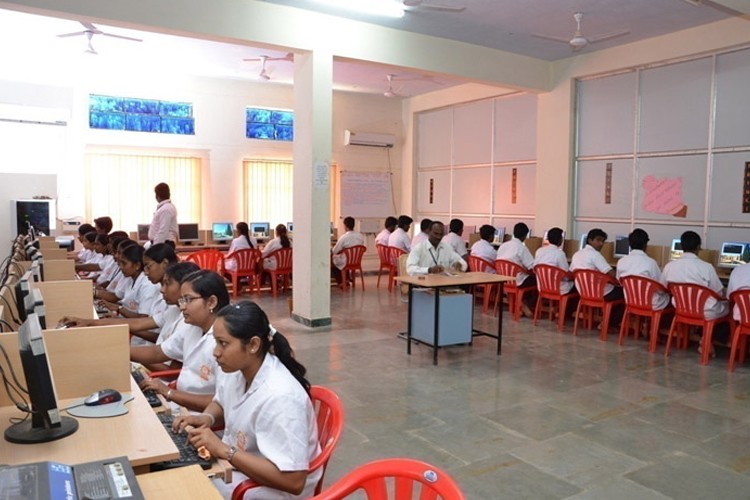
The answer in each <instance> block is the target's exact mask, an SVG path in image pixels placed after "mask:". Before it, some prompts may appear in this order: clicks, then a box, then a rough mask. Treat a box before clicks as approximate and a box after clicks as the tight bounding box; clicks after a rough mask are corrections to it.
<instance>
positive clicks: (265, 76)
mask: <svg viewBox="0 0 750 500" xmlns="http://www.w3.org/2000/svg"><path fill="white" fill-rule="evenodd" d="M293 60H294V54H293V53H292V52H287V53H286V55H284V56H283V57H270V56H258V57H251V58H249V59H243V61H249V62H253V61H260V73H258V79H259V80H264V81H266V82H267V81H268V80H270V79H271V76H270V75H269V72H272V71H273V69H271V70H270V71H269V70H268V69H267V68H266V61H293Z"/></svg>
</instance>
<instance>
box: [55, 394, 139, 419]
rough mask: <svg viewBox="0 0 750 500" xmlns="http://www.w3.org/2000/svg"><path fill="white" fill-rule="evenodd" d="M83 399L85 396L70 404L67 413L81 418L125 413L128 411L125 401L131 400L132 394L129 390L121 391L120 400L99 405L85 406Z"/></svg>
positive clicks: (115, 415)
mask: <svg viewBox="0 0 750 500" xmlns="http://www.w3.org/2000/svg"><path fill="white" fill-rule="evenodd" d="M84 399H86V398H81V400H80V401H78V402H76V403H74V404H73V405H71V406H70V407H69V408H68V409H67V412H68V414H69V415H71V416H73V417H83V418H103V417H117V416H119V415H125V414H126V413H127V412H128V409H127V407H126V406H125V403H127V402H129V401H132V400H133V395H132V394H131V393H129V392H123V393H122V399H121V400H120V401H115V402H114V403H109V404H106V405H99V406H86V405H85V404H83V400H84Z"/></svg>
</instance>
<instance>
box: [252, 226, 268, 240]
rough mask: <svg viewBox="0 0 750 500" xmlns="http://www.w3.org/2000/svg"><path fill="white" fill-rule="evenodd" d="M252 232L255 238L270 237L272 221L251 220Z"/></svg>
mask: <svg viewBox="0 0 750 500" xmlns="http://www.w3.org/2000/svg"><path fill="white" fill-rule="evenodd" d="M250 234H251V235H253V236H254V237H255V238H268V237H269V236H270V235H271V223H270V222H251V223H250Z"/></svg>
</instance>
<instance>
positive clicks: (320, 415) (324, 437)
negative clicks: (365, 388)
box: [232, 385, 344, 500]
mask: <svg viewBox="0 0 750 500" xmlns="http://www.w3.org/2000/svg"><path fill="white" fill-rule="evenodd" d="M310 399H311V400H312V403H313V407H314V408H315V418H316V422H317V424H318V441H319V442H320V453H319V454H318V456H317V457H315V458H313V459H312V461H311V462H310V467H309V469H308V470H309V471H310V472H312V471H315V470H318V469H320V468H322V469H323V473H322V474H321V475H320V480H319V481H318V484H317V486H316V487H315V494H316V495H317V494H318V493H320V491H321V489H322V488H323V477H324V476H325V470H326V467H327V466H328V461H329V460H330V459H331V454H332V453H333V450H334V449H335V448H336V445H337V444H338V442H339V439H341V434H342V433H343V432H344V405H343V404H342V403H341V399H339V397H338V395H336V393H335V392H333V391H332V390H331V389H328V388H327V387H323V386H320V385H314V386H312V387H311V388H310ZM257 486H259V484H258V483H256V482H254V481H252V480H249V479H248V480H245V481H243V482H242V483H240V484H239V485H238V486H237V487H235V489H234V491H233V492H232V500H241V499H242V498H244V496H245V492H246V491H247V490H249V489H250V488H255V487H257Z"/></svg>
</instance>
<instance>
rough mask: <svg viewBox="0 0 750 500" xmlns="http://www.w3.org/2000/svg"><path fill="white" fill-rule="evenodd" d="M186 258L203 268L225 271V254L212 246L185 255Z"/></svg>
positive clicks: (221, 272)
mask: <svg viewBox="0 0 750 500" xmlns="http://www.w3.org/2000/svg"><path fill="white" fill-rule="evenodd" d="M185 260H186V261H189V262H195V263H196V264H198V267H200V268H201V269H208V270H209V271H214V272H217V273H219V274H223V273H224V254H223V253H221V252H219V251H218V250H216V249H213V248H210V249H207V250H200V251H198V252H193V253H191V254H189V255H188V256H187V257H185Z"/></svg>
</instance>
